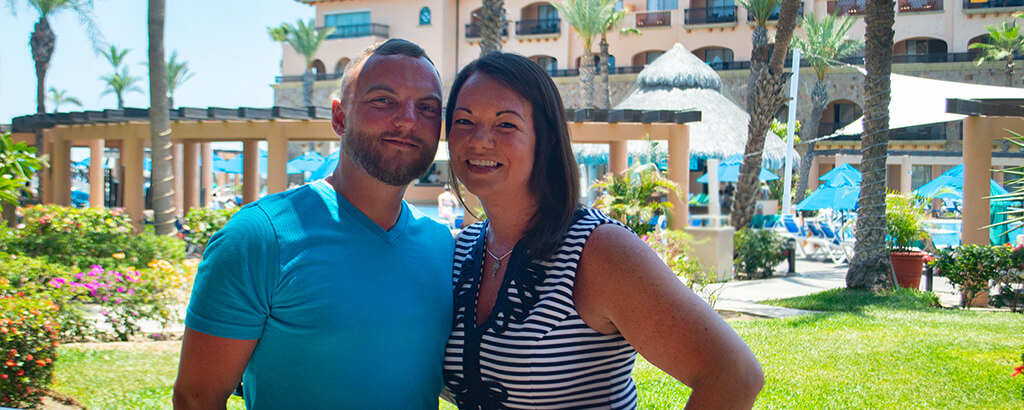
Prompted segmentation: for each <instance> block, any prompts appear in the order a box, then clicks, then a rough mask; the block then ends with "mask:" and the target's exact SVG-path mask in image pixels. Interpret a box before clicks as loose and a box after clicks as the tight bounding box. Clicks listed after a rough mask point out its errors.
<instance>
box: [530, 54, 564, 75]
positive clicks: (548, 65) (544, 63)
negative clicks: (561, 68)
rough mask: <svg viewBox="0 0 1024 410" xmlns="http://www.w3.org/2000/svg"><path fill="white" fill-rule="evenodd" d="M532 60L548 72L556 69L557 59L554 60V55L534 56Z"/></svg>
mask: <svg viewBox="0 0 1024 410" xmlns="http://www.w3.org/2000/svg"><path fill="white" fill-rule="evenodd" d="M534 62H536V63H537V65H539V66H540V67H541V68H543V69H545V70H547V71H548V72H552V71H555V70H557V69H558V60H556V59H555V58H554V57H549V56H541V57H537V58H535V59H534Z"/></svg>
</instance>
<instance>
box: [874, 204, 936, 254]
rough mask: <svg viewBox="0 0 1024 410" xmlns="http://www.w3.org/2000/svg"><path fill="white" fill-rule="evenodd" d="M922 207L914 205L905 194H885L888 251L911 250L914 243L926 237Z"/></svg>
mask: <svg viewBox="0 0 1024 410" xmlns="http://www.w3.org/2000/svg"><path fill="white" fill-rule="evenodd" d="M924 219H925V214H924V210H923V207H920V206H916V205H915V204H914V201H913V199H911V198H910V197H909V196H906V195H898V194H892V193H890V194H888V195H886V196H885V229H886V232H887V236H886V242H887V243H888V245H889V251H890V252H910V251H913V246H914V243H915V242H917V241H919V240H924V239H926V238H927V237H928V232H925V230H924Z"/></svg>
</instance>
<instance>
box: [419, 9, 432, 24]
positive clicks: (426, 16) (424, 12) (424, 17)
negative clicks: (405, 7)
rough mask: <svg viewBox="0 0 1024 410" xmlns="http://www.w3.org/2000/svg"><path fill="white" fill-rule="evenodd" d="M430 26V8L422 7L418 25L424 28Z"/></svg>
mask: <svg viewBox="0 0 1024 410" xmlns="http://www.w3.org/2000/svg"><path fill="white" fill-rule="evenodd" d="M428 24H430V7H424V8H422V9H420V25H421V26H425V25H428Z"/></svg>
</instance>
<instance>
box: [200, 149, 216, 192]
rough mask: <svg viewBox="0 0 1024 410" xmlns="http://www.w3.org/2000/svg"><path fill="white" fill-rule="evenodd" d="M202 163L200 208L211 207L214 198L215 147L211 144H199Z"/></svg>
mask: <svg viewBox="0 0 1024 410" xmlns="http://www.w3.org/2000/svg"><path fill="white" fill-rule="evenodd" d="M199 151H200V157H201V158H202V163H201V164H200V165H199V179H200V181H202V183H201V184H200V186H199V189H200V191H199V206H202V207H208V206H210V204H211V202H212V198H213V145H210V143H209V142H204V143H202V144H199Z"/></svg>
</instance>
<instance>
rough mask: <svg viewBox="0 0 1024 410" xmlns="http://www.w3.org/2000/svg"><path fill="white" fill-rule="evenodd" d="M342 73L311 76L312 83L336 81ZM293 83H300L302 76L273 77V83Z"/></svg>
mask: <svg viewBox="0 0 1024 410" xmlns="http://www.w3.org/2000/svg"><path fill="white" fill-rule="evenodd" d="M342 74H344V73H331V74H319V75H314V76H313V81H323V80H337V79H339V78H341V75H342ZM293 81H302V75H279V76H277V77H274V82H277V83H290V82H293Z"/></svg>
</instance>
